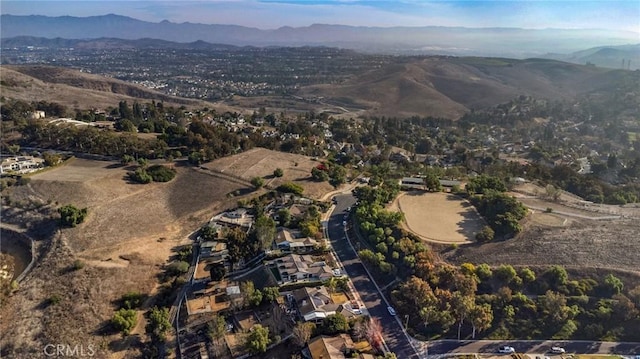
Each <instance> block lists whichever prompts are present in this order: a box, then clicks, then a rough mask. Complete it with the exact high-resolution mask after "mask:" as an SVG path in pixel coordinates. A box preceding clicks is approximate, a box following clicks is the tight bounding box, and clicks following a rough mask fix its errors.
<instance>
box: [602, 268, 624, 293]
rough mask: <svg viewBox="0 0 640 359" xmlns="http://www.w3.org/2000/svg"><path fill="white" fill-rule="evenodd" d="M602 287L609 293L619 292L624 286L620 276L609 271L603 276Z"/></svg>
mask: <svg viewBox="0 0 640 359" xmlns="http://www.w3.org/2000/svg"><path fill="white" fill-rule="evenodd" d="M603 287H604V288H605V289H606V290H607V292H608V293H610V294H620V293H621V292H622V289H623V288H624V284H623V283H622V281H621V280H620V278H618V277H616V276H614V275H613V274H611V273H609V274H607V276H606V277H604V285H603Z"/></svg>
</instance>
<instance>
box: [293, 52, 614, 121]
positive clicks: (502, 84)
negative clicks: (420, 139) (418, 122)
mask: <svg viewBox="0 0 640 359" xmlns="http://www.w3.org/2000/svg"><path fill="white" fill-rule="evenodd" d="M619 73H620V71H618V70H606V69H600V68H596V67H592V66H582V65H575V64H569V63H564V62H559V61H554V60H542V59H528V60H513V59H498V58H455V57H429V58H419V59H416V58H404V59H399V60H398V62H397V63H394V64H390V65H387V66H384V67H383V68H381V69H376V70H372V71H369V72H367V73H365V74H363V75H360V76H356V77H354V78H352V79H350V80H348V81H346V82H344V83H342V84H340V85H317V86H309V87H307V88H305V89H303V91H304V92H305V93H306V94H308V95H314V96H323V97H325V98H326V101H327V102H328V103H331V102H332V101H336V102H339V101H341V99H344V98H349V99H351V100H352V101H353V102H354V105H355V106H361V107H363V108H367V109H368V110H369V113H370V114H377V115H387V116H399V117H403V116H411V115H419V116H441V117H449V118H457V117H459V116H460V115H462V114H463V113H464V112H466V111H468V110H469V109H471V108H479V107H484V106H493V105H496V104H499V103H504V102H507V101H509V100H511V99H513V98H515V97H517V96H519V95H531V96H535V97H539V98H548V99H557V98H572V97H575V96H576V95H579V94H581V93H586V92H590V91H593V90H596V89H600V88H603V87H606V86H607V85H608V84H611V83H613V82H614V81H615V80H616V79H617V78H618V77H619Z"/></svg>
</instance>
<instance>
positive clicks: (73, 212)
mask: <svg viewBox="0 0 640 359" xmlns="http://www.w3.org/2000/svg"><path fill="white" fill-rule="evenodd" d="M58 213H60V223H61V224H62V225H63V226H65V227H75V226H77V225H78V224H80V223H82V222H83V221H84V219H85V217H86V216H87V209H86V208H82V209H79V208H76V207H75V206H73V205H71V204H68V205H66V206H62V207H60V208H58Z"/></svg>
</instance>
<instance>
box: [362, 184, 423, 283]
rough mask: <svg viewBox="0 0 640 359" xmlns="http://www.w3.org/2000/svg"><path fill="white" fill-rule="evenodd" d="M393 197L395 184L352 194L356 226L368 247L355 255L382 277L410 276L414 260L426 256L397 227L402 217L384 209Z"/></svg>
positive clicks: (412, 237)
mask: <svg viewBox="0 0 640 359" xmlns="http://www.w3.org/2000/svg"><path fill="white" fill-rule="evenodd" d="M397 193H398V186H397V184H396V183H395V182H384V183H383V184H382V185H381V186H378V187H376V188H373V187H370V186H363V187H357V188H356V189H355V190H354V194H355V196H356V197H357V198H358V201H359V205H358V208H357V209H356V211H355V217H356V223H357V225H358V227H359V228H358V230H359V231H360V233H361V234H362V235H363V236H365V238H366V239H367V242H368V244H369V248H365V249H362V250H360V251H359V252H358V255H359V256H360V258H361V259H362V260H363V261H364V262H366V263H368V264H370V265H372V266H373V268H374V269H375V270H376V271H378V272H379V273H380V274H382V275H385V276H394V275H396V274H400V275H401V276H404V275H406V274H407V273H411V271H412V270H413V267H414V266H415V263H416V261H417V260H418V258H417V257H418V256H420V255H427V254H426V253H427V252H428V249H427V248H426V247H425V246H424V245H423V244H422V243H421V241H420V240H419V239H418V238H416V237H415V236H413V235H411V234H409V233H406V232H405V231H403V230H402V229H400V228H399V227H398V224H399V223H400V221H401V220H402V213H399V212H393V211H388V210H385V209H384V205H385V204H387V203H388V202H390V201H391V200H392V199H393V198H394V197H395V196H396V195H397Z"/></svg>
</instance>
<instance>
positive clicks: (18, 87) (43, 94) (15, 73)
mask: <svg viewBox="0 0 640 359" xmlns="http://www.w3.org/2000/svg"><path fill="white" fill-rule="evenodd" d="M0 78H2V82H1V83H0V85H1V87H0V89H1V92H2V96H4V97H6V98H13V99H18V100H24V101H48V102H58V103H60V104H62V105H65V106H67V107H69V108H80V109H87V108H106V107H108V106H117V105H118V102H120V101H123V100H124V101H128V102H130V103H131V102H133V101H134V100H148V101H151V100H155V101H162V102H164V103H165V104H167V105H170V106H178V107H179V106H187V107H205V106H209V107H212V106H213V105H212V104H211V103H208V102H204V101H200V100H195V99H186V98H180V97H174V96H169V95H166V94H163V93H160V92H157V91H153V90H151V89H147V88H145V87H142V86H138V85H135V84H131V83H128V82H125V81H121V80H116V79H112V78H108V77H104V76H98V75H94V74H89V73H85V72H81V71H78V70H73V69H69V68H64V67H54V66H27V65H25V66H13V65H11V66H2V67H0Z"/></svg>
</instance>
